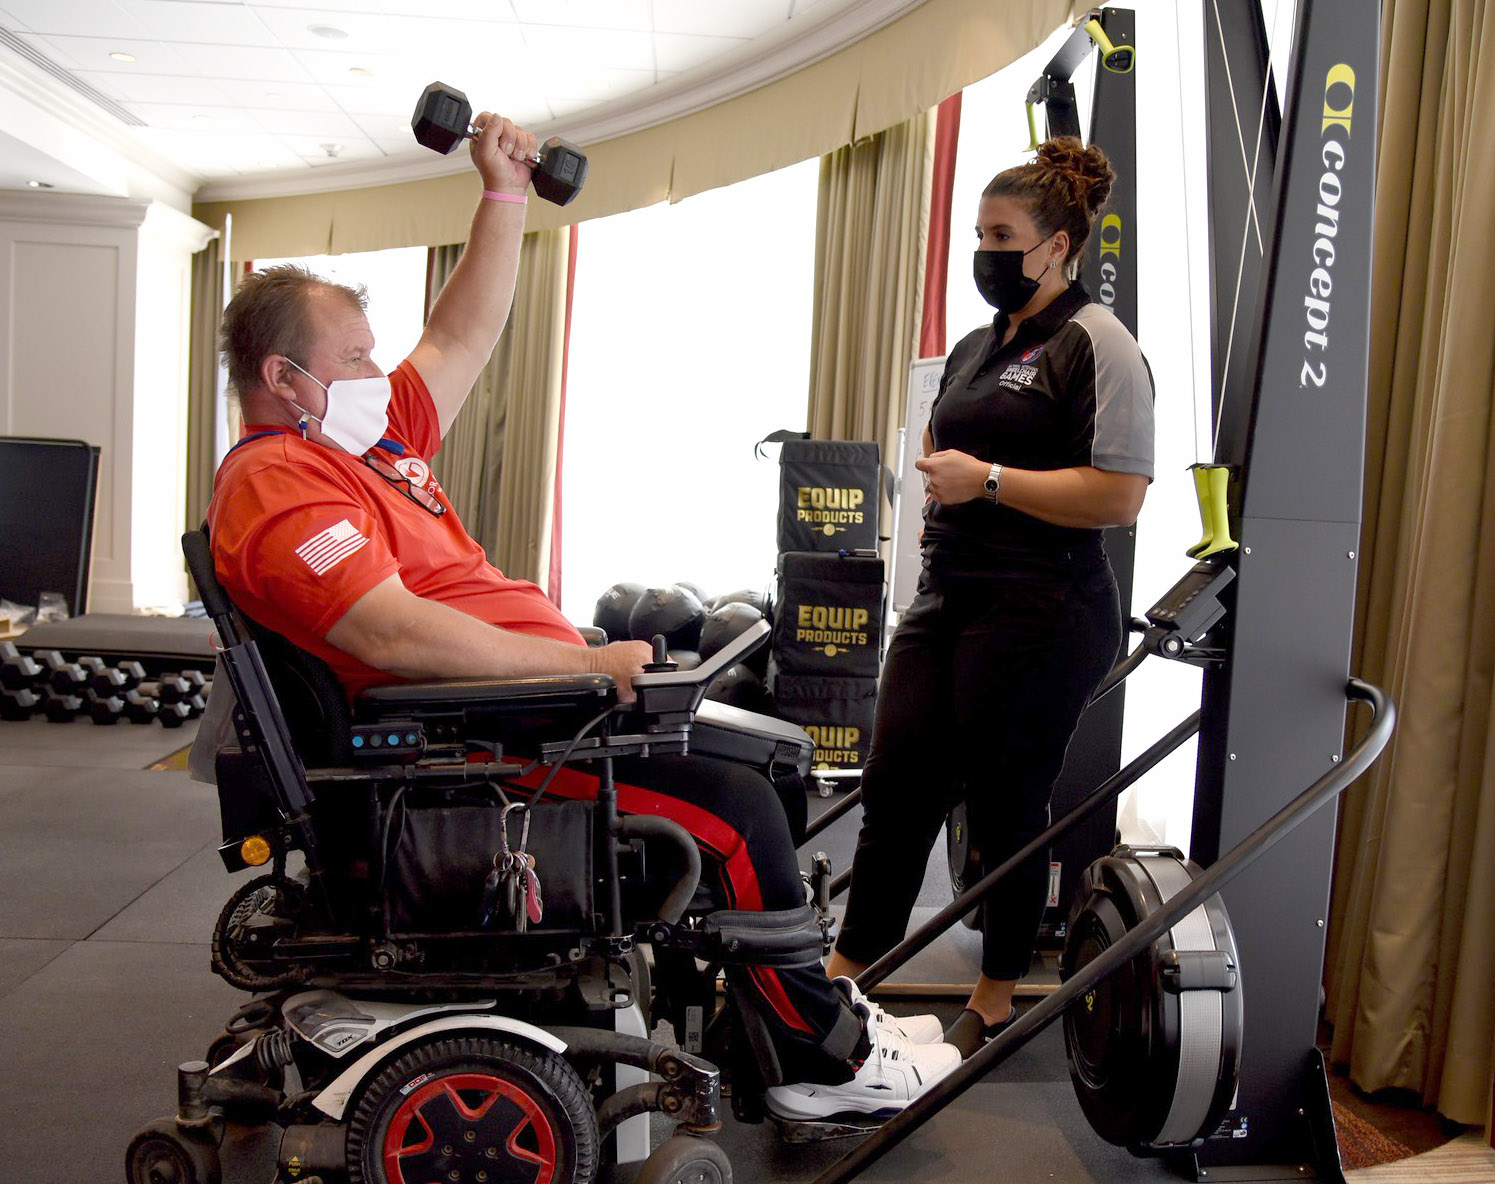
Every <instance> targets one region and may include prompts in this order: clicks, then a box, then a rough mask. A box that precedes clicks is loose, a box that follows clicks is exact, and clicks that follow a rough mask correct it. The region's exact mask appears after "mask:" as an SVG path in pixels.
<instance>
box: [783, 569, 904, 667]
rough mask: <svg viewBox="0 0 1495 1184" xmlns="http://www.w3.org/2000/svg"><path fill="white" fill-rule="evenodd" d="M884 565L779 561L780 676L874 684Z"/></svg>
mask: <svg viewBox="0 0 1495 1184" xmlns="http://www.w3.org/2000/svg"><path fill="white" fill-rule="evenodd" d="M882 600H883V565H882V560H881V559H879V558H877V557H876V556H875V555H872V556H861V555H825V554H818V555H817V554H815V553H813V552H803V551H802V552H797V553H791V554H788V555H780V556H779V584H778V597H777V598H776V601H775V604H776V608H775V610H774V626H773V660H774V664H775V666H776V667H777V668H778V671H779V673H781V674H816V675H823V676H832V677H840V678H876V677H877V672H878V667H879V665H880V647H881V642H882Z"/></svg>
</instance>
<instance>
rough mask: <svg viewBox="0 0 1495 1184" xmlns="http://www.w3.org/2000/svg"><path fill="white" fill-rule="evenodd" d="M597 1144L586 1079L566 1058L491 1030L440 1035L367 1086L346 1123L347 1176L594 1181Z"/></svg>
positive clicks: (355, 1179)
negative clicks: (513, 1041) (502, 1037)
mask: <svg viewBox="0 0 1495 1184" xmlns="http://www.w3.org/2000/svg"><path fill="white" fill-rule="evenodd" d="M598 1143H599V1139H598V1134H597V1116H596V1113H595V1111H594V1110H593V1108H592V1102H591V1099H590V1097H589V1096H588V1094H587V1089H586V1086H585V1085H584V1084H583V1083H582V1080H581V1078H580V1077H578V1076H577V1074H576V1071H575V1070H574V1069H572V1068H571V1066H570V1065H568V1064H567V1063H566V1062H565V1061H564V1060H562V1059H561V1058H560V1057H558V1056H556V1055H554V1054H553V1053H549V1052H542V1051H539V1050H533V1051H532V1050H529V1049H525V1048H521V1047H519V1046H517V1045H514V1044H510V1043H507V1042H506V1041H502V1040H498V1039H494V1038H491V1037H486V1036H464V1037H457V1038H449V1039H436V1040H431V1041H428V1042H426V1043H422V1044H419V1045H417V1046H416V1047H414V1048H413V1049H410V1050H409V1051H406V1052H404V1053H403V1054H402V1055H401V1056H399V1057H397V1058H396V1059H395V1060H394V1061H392V1062H391V1063H390V1064H389V1065H387V1066H386V1067H385V1068H384V1070H383V1071H382V1072H381V1073H379V1075H378V1076H377V1077H375V1078H374V1080H373V1081H372V1082H371V1083H370V1084H369V1086H368V1088H367V1089H366V1090H365V1091H364V1093H363V1096H362V1098H361V1099H360V1100H359V1102H358V1104H357V1106H356V1107H355V1108H354V1111H353V1116H352V1118H351V1120H350V1121H349V1123H348V1139H347V1152H348V1179H349V1181H350V1184H424V1182H425V1181H427V1180H438V1179H439V1180H452V1181H455V1182H458V1184H477V1182H479V1181H487V1180H492V1181H500V1180H503V1181H516V1182H523V1184H567V1182H569V1181H575V1182H576V1184H590V1181H591V1180H592V1178H593V1177H594V1176H595V1174H596V1171H597V1159H598Z"/></svg>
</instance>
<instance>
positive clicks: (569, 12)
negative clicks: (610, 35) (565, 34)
mask: <svg viewBox="0 0 1495 1184" xmlns="http://www.w3.org/2000/svg"><path fill="white" fill-rule="evenodd" d="M512 3H513V5H514V14H515V15H516V16H517V17H518V18H519V20H520V22H521V23H523V24H539V25H570V26H573V27H578V26H579V27H582V28H591V29H634V30H637V31H639V32H644V33H648V32H651V31H652V30H653V28H654V24H653V14H652V13H651V12H650V11H649V3H648V0H512Z"/></svg>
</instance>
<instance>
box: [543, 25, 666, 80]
mask: <svg viewBox="0 0 1495 1184" xmlns="http://www.w3.org/2000/svg"><path fill="white" fill-rule="evenodd" d="M520 30H521V31H522V32H523V33H524V45H525V49H524V52H525V54H526V55H527V56H528V57H529V58H530V59H531V61H532V62H533V61H534V60H535V59H541V60H543V61H544V62H545V63H546V65H547V66H548V67H550V68H553V69H558V70H561V71H563V72H565V73H569V74H572V75H575V74H576V73H579V72H582V71H586V72H591V71H594V70H599V69H607V68H621V69H625V70H650V71H652V70H653V69H654V39H653V37H651V36H650V35H649V34H648V33H630V32H627V31H625V30H613V29H567V28H564V27H562V26H560V25H521V26H520Z"/></svg>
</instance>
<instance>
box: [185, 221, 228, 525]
mask: <svg viewBox="0 0 1495 1184" xmlns="http://www.w3.org/2000/svg"><path fill="white" fill-rule="evenodd" d="M219 242H220V240H219V239H218V238H217V236H214V238H213V239H211V240H210V241H209V243H208V245H207V246H205V247H204V248H203V249H202V250H200V251H198V252H197V254H195V255H193V256H192V313H191V318H192V319H191V324H190V326H189V329H188V336H189V348H188V360H187V518H186V522H187V525H188V526H189V527H191V528H192V529H194V530H195V529H196V528H197V526H198V524H199V523H200V522H202V520H203V518H204V516H205V515H206V514H207V512H208V499H209V498H211V497H212V496H213V471H214V469H215V468H216V467H217V464H218V453H217V449H216V447H215V443H216V439H215V428H216V425H217V419H218V321H219V319H220V318H221V316H222V314H223V260H222V258H221V257H220V255H219Z"/></svg>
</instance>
